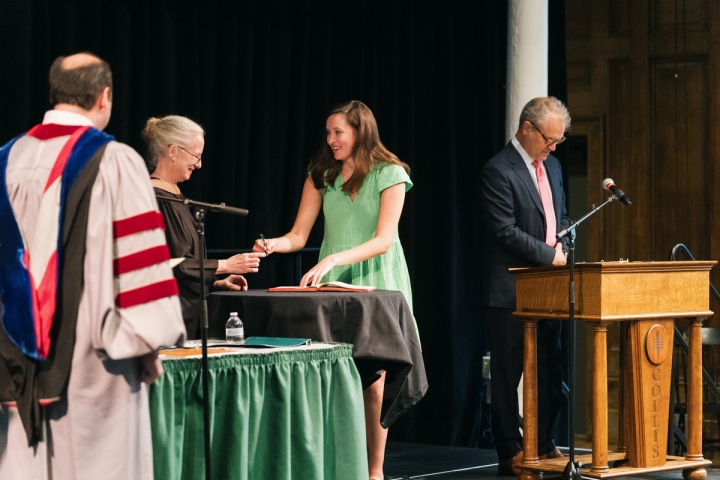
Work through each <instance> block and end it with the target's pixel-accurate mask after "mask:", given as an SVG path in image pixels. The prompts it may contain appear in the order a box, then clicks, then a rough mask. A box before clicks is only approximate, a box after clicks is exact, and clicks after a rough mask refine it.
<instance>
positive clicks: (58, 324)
mask: <svg viewBox="0 0 720 480" xmlns="http://www.w3.org/2000/svg"><path fill="white" fill-rule="evenodd" d="M43 123H44V124H45V125H44V126H43V128H41V130H43V131H44V134H43V135H30V134H28V135H25V136H22V137H20V138H18V139H17V140H16V141H15V142H14V144H13V145H12V148H11V149H10V150H9V155H8V161H7V168H6V170H5V182H6V188H7V195H8V198H9V201H10V204H11V205H12V211H13V214H14V217H15V219H16V221H17V226H18V229H19V231H20V232H21V233H22V241H23V248H24V249H25V251H26V253H27V258H28V259H29V260H28V261H29V268H28V271H29V272H31V273H37V272H38V271H40V272H43V274H42V275H39V274H38V275H37V276H38V277H39V276H42V277H43V279H46V278H49V277H51V276H52V275H51V273H52V270H49V271H50V273H47V272H45V271H44V270H43V268H41V267H38V265H36V264H35V265H33V264H32V262H33V261H34V260H36V259H38V258H40V259H41V260H40V261H41V262H42V263H44V262H45V258H46V257H47V258H51V257H52V255H45V256H43V255H40V254H37V251H43V248H44V249H45V250H47V248H49V247H48V245H45V246H44V247H42V244H43V242H42V239H43V238H44V237H45V236H52V235H53V232H55V235H56V236H57V237H58V238H59V242H58V245H59V247H58V250H57V251H58V255H59V264H60V265H61V268H59V269H58V273H57V290H56V292H57V294H56V302H55V307H54V308H55V312H54V314H53V324H52V327H51V334H50V335H49V336H48V338H49V340H50V342H51V344H50V346H49V349H48V354H49V355H48V358H47V359H45V360H43V359H42V358H40V359H35V358H31V360H29V362H30V363H32V364H33V365H44V363H43V362H46V361H48V360H53V359H54V352H55V350H54V349H56V348H61V347H62V346H63V343H62V342H59V343H57V344H52V341H53V340H55V339H56V337H55V336H54V334H53V333H52V332H54V331H55V329H58V328H65V327H66V326H67V324H71V325H72V327H74V332H73V334H72V335H71V337H72V342H71V343H70V346H71V353H70V354H69V355H68V354H67V353H66V356H67V357H69V361H70V372H69V378H68V379H67V381H66V385H65V387H64V392H63V394H62V395H61V396H60V398H59V399H48V400H55V401H52V402H51V403H50V404H49V405H47V406H44V407H42V408H41V412H42V422H41V426H42V430H41V438H40V441H39V442H38V443H37V445H35V446H34V447H28V439H29V438H28V435H27V434H26V430H25V428H24V426H23V422H22V421H21V416H20V413H19V411H18V408H17V407H15V406H11V405H8V404H7V403H3V405H2V407H1V410H0V439H2V438H3V437H4V438H6V439H7V441H6V442H5V444H4V445H3V442H2V441H0V478H3V479H5V478H7V479H13V478H23V479H26V478H28V479H34V478H38V479H44V478H53V479H55V480H57V479H84V478H88V479H89V478H98V477H101V478H103V479H104V480H109V479H131V478H132V479H151V478H152V477H153V471H152V442H151V435H150V419H149V407H148V401H147V387H146V386H145V385H144V384H142V383H141V382H140V369H141V366H140V362H139V359H138V357H140V356H142V355H144V354H146V353H149V352H151V351H153V350H155V349H157V348H158V347H160V346H161V345H174V344H177V343H180V342H182V341H183V340H184V338H185V329H184V325H183V322H182V314H181V310H180V304H179V301H178V297H177V285H176V283H175V281H174V279H173V276H172V271H171V269H170V266H169V264H168V262H167V259H168V258H169V254H168V252H167V245H166V243H165V237H164V232H163V227H164V224H163V222H162V216H161V214H160V213H159V211H158V208H157V203H156V201H155V197H154V194H153V190H152V187H151V185H150V183H149V181H148V179H147V170H146V168H145V165H144V162H143V160H142V158H141V157H140V156H139V155H138V154H137V153H136V152H135V151H134V150H132V149H131V148H130V147H128V146H126V145H123V144H121V143H118V142H114V141H110V142H109V143H106V144H105V145H104V147H103V149H101V150H98V152H97V153H96V155H95V156H94V158H92V159H91V160H90V161H88V162H87V165H86V166H84V168H83V170H82V172H80V174H79V176H78V179H77V181H76V182H75V185H74V186H73V187H72V188H71V189H70V190H69V191H68V192H63V195H64V193H67V194H68V196H67V198H66V199H65V198H64V197H63V199H62V200H61V199H58V200H59V201H60V203H62V202H70V203H62V206H61V208H60V210H61V211H62V207H63V206H64V208H65V211H64V212H61V214H60V216H59V218H57V219H55V220H54V221H47V219H46V218H44V217H43V215H47V209H48V208H52V207H53V205H52V202H49V201H48V199H47V198H45V199H43V193H44V192H46V191H47V188H46V187H47V185H48V178H49V177H51V175H52V171H53V167H54V166H55V165H56V162H57V160H58V158H59V155H60V153H61V151H62V149H63V147H64V146H65V145H67V143H68V138H69V135H67V134H64V133H65V131H64V130H63V129H62V128H56V127H58V126H68V125H88V124H89V121H88V120H87V119H86V118H85V117H83V116H80V115H75V114H71V113H68V112H58V111H51V112H48V113H47V114H46V117H45V121H44V122H43ZM53 125H55V127H53ZM54 128H55V130H56V131H55V132H54V133H53V129H54ZM90 132H91V133H92V129H90ZM95 132H96V131H95ZM55 134H58V135H55ZM81 142H82V137H80V140H78V143H81ZM73 151H74V150H73ZM93 168H95V169H96V173H95V172H91V170H92V169H93ZM87 169H90V170H87ZM88 172H90V173H88ZM64 173H67V172H64ZM84 175H85V176H84ZM72 202H75V203H72ZM48 205H49V206H48ZM83 208H84V209H86V210H85V212H84V213H83V212H82V210H83ZM73 209H77V210H78V211H79V212H78V214H77V215H70V217H68V215H69V214H70V213H72V212H69V210H73ZM53 217H54V213H53V215H50V216H49V218H53ZM60 218H64V219H67V218H71V219H72V220H71V221H69V222H65V223H64V224H62V222H63V220H60ZM48 223H49V225H48ZM58 224H62V226H63V230H66V231H65V232H63V231H60V227H59V225H58ZM78 232H79V233H78ZM73 234H74V236H73ZM78 236H79V237H82V240H84V242H79V243H84V245H82V248H78V245H77V244H78V242H76V241H74V240H77V238H78ZM37 245H41V247H38V246H37ZM34 253H36V254H34ZM51 253H52V252H51ZM78 258H79V260H78ZM69 265H76V266H77V269H76V271H72V269H70V270H71V271H69V272H68V271H66V270H68V268H67V266H69ZM32 283H33V285H34V287H36V288H37V287H39V285H40V284H41V283H42V282H36V281H35V279H33V282H32ZM38 291H39V290H38ZM73 292H75V293H73ZM43 295H46V294H43ZM40 297H42V295H41V296H40ZM73 297H77V298H78V300H77V301H76V305H75V310H76V312H77V313H76V320H75V321H74V322H72V320H70V321H66V320H68V319H67V318H64V317H63V315H64V314H65V312H66V310H67V309H68V304H69V303H70V304H71V303H72V302H73V300H72V299H73ZM43 298H44V297H43ZM3 302H4V304H3V307H5V306H6V305H7V304H8V302H12V299H11V298H4V297H3ZM38 302H39V303H38V305H39V306H40V307H39V309H42V308H45V309H47V308H50V307H49V306H47V302H46V301H45V300H42V301H40V300H39V301H38ZM43 305H44V307H43ZM70 310H72V308H70ZM5 330H8V329H7V328H5ZM36 330H37V331H41V330H42V328H39V327H37V328H36ZM5 333H7V331H6V332H5ZM11 340H12V341H13V345H14V346H15V347H18V345H17V341H16V340H14V339H12V338H11ZM65 347H67V345H65ZM25 350H28V349H27V348H26V349H25ZM30 353H32V352H30ZM3 356H5V355H4V352H3ZM66 361H67V360H66ZM38 368H40V369H42V367H38ZM7 381H8V379H7V377H3V376H2V375H0V382H7ZM14 384H15V385H17V382H15V383H14ZM16 393H17V394H18V396H20V395H19V394H20V392H16ZM3 400H7V399H6V398H3ZM2 430H4V431H2Z"/></svg>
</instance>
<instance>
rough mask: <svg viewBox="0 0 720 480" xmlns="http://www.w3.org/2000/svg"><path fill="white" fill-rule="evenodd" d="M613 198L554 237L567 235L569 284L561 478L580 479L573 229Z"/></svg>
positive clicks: (558, 237)
mask: <svg viewBox="0 0 720 480" xmlns="http://www.w3.org/2000/svg"><path fill="white" fill-rule="evenodd" d="M613 200H618V201H619V200H620V199H619V198H618V197H616V196H615V195H610V197H608V199H607V200H606V201H605V202H603V204H602V205H600V206H599V207H596V208H593V209H592V210H591V211H590V212H588V213H587V214H586V215H585V216H584V217H582V218H581V219H580V220H578V221H576V222H570V226H569V227H568V228H566V229H565V230H563V231H561V232H559V233H558V234H557V235H556V236H555V238H557V240H558V241H559V240H560V239H561V238H563V237H565V236H568V235H569V236H568V265H569V266H570V285H569V288H568V305H569V307H570V312H569V315H568V320H570V352H569V354H568V356H569V357H570V361H569V362H568V364H569V365H568V370H569V371H568V383H569V387H570V388H569V390H570V397H569V399H568V400H569V401H568V431H569V432H568V433H569V437H570V446H569V448H570V459H569V461H568V463H567V465H566V466H565V470H564V471H563V477H562V478H563V480H581V479H582V475H581V474H580V468H581V467H582V462H580V461H578V462H576V461H575V433H574V432H575V425H574V424H573V417H574V416H575V405H574V401H573V399H574V397H575V390H574V387H575V385H574V383H575V234H576V232H575V229H577V227H578V225H580V224H581V223H582V222H584V221H585V220H587V219H588V218H589V217H590V216H592V215H593V214H595V213H597V212H598V211H599V210H600V209H601V208H603V207H604V206H605V205H607V204H608V203H610V202H612V201H613Z"/></svg>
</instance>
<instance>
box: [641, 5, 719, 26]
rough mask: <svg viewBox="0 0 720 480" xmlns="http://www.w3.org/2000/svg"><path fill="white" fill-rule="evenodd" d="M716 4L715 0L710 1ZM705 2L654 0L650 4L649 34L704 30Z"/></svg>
mask: <svg viewBox="0 0 720 480" xmlns="http://www.w3.org/2000/svg"><path fill="white" fill-rule="evenodd" d="M710 1H711V2H716V1H717V0H710ZM707 7H708V6H707V0H680V1H677V0H654V1H652V2H650V33H674V32H676V31H677V30H681V29H683V26H684V29H685V30H686V31H687V30H691V31H700V30H705V29H706V26H707Z"/></svg>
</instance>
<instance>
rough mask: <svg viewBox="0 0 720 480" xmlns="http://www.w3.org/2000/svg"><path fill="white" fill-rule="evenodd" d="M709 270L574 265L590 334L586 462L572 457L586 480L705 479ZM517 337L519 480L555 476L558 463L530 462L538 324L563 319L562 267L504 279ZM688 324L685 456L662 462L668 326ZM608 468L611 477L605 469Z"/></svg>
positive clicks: (681, 265) (580, 313) (578, 302)
mask: <svg viewBox="0 0 720 480" xmlns="http://www.w3.org/2000/svg"><path fill="white" fill-rule="evenodd" d="M715 263H717V262H715V261H701V262H631V263H627V262H606V263H582V264H577V265H575V314H574V316H575V319H577V320H582V321H585V322H588V323H589V324H591V325H592V329H593V346H594V352H593V362H594V367H595V372H594V376H593V386H592V394H593V402H592V404H593V407H592V422H593V433H592V444H593V448H592V454H591V455H582V456H576V457H575V460H576V461H581V462H582V463H583V468H582V470H581V473H582V475H583V476H586V477H593V478H610V477H617V476H621V475H636V474H643V473H648V472H656V471H661V470H674V469H683V477H684V478H686V479H693V480H697V479H702V478H705V476H706V475H707V472H706V471H705V469H704V468H703V467H704V466H705V465H710V464H711V463H712V462H710V461H708V460H704V459H703V455H702V352H701V338H700V328H701V326H702V321H703V320H705V319H707V318H708V317H709V316H711V315H712V314H713V312H711V311H710V310H709V306H710V288H709V282H710V269H711V268H712V267H713V265H715ZM510 273H512V274H513V275H514V276H515V279H516V281H517V307H516V308H517V311H515V315H516V316H518V317H520V318H522V319H523V322H524V331H525V340H524V342H525V352H524V360H523V361H524V364H523V365H524V376H523V414H524V428H523V461H522V464H521V467H520V468H522V472H521V473H520V475H519V478H522V479H538V478H541V477H542V472H553V473H562V472H563V470H564V469H565V466H566V465H567V463H568V459H567V458H564V459H563V458H559V459H550V460H542V461H540V460H539V459H538V431H537V428H538V419H537V415H538V412H537V330H536V327H537V322H538V321H539V320H543V319H550V318H552V319H567V318H568V316H569V315H568V314H569V303H568V288H569V267H567V266H565V267H540V268H523V269H511V270H510ZM676 318H689V319H690V332H689V344H690V354H689V361H688V364H689V365H688V367H689V368H688V370H689V374H688V379H687V382H688V390H687V396H688V399H687V405H688V409H687V413H688V420H687V439H688V445H687V455H686V456H685V457H684V458H683V457H674V456H669V455H666V450H667V436H668V419H669V399H670V375H671V369H672V351H673V333H674V319H676ZM611 322H622V323H621V345H620V369H621V371H620V429H619V439H618V443H619V448H618V451H617V452H612V453H609V454H608V431H607V430H608V428H607V427H608V425H607V424H608V411H607V406H608V392H607V325H608V324H609V323H611ZM610 465H612V468H611V466H610Z"/></svg>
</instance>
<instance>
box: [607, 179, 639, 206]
mask: <svg viewBox="0 0 720 480" xmlns="http://www.w3.org/2000/svg"><path fill="white" fill-rule="evenodd" d="M603 188H604V189H605V190H608V191H610V192H612V193H613V195H615V198H617V200H618V201H619V202H621V203H622V204H623V205H625V206H630V205H632V202H631V201H630V199H629V198H627V197H626V196H625V192H623V191H622V190H620V189H619V188H618V187H617V185H615V182H614V181H613V179H612V178H606V179H605V180H603Z"/></svg>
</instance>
